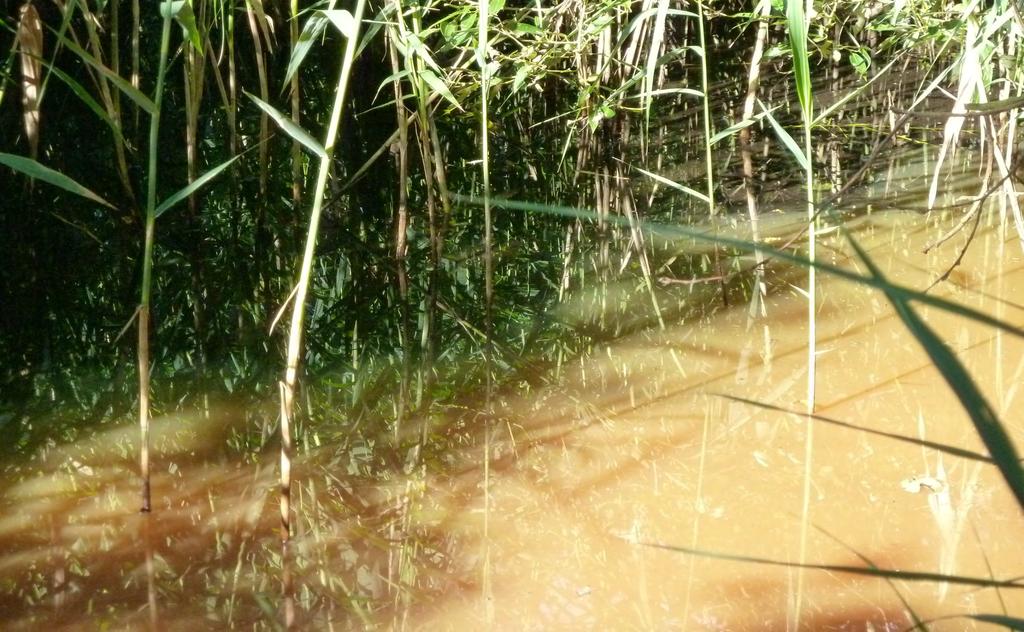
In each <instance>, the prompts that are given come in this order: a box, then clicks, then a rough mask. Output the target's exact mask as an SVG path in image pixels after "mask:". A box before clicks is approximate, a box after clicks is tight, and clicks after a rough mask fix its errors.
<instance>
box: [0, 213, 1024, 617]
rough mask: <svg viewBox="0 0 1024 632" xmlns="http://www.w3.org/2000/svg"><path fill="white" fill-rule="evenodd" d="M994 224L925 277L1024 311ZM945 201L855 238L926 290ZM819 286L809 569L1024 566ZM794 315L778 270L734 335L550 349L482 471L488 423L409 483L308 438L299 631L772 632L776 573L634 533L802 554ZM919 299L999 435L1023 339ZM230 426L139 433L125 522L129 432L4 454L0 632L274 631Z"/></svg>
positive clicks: (882, 351)
mask: <svg viewBox="0 0 1024 632" xmlns="http://www.w3.org/2000/svg"><path fill="white" fill-rule="evenodd" d="M990 219H991V221H990V220H989V218H987V219H986V220H985V224H984V225H983V226H982V227H981V228H980V229H979V231H978V234H977V236H976V237H975V240H974V243H973V244H972V245H971V247H970V249H969V250H968V252H967V254H966V256H965V258H964V260H963V262H962V263H961V265H960V266H959V267H958V268H957V269H956V271H955V273H954V274H953V275H951V277H950V280H949V281H947V282H944V283H941V284H939V285H938V286H936V288H935V289H934V290H933V291H934V292H936V293H938V294H941V295H943V296H948V297H950V298H953V299H955V300H956V301H958V302H961V303H964V304H966V305H970V306H972V307H975V308H977V309H979V310H982V311H984V312H986V313H992V314H994V315H996V316H997V317H999V318H1001V319H1004V320H1006V321H1008V322H1010V323H1014V324H1018V325H1019V324H1021V323H1024V308H1022V306H1021V305H1020V304H1019V302H1014V301H1016V298H1015V297H1017V296H1020V295H1021V292H1022V290H1024V262H1022V259H1021V254H1020V248H1019V245H1018V244H1016V243H1015V241H1016V237H1015V236H1014V235H1013V234H1012V232H1010V233H1007V232H1004V231H1002V230H1000V227H999V226H997V225H995V224H997V223H998V222H997V221H996V218H995V214H992V216H991V218H990ZM957 220H958V218H957V217H953V216H952V214H945V215H943V214H938V213H936V214H932V215H928V216H926V215H921V214H918V213H913V212H899V211H887V212H883V213H876V214H872V215H870V216H866V217H862V218H860V219H858V220H857V222H856V237H857V239H858V240H859V241H860V243H861V244H862V245H864V246H865V248H866V249H868V251H869V252H870V254H871V256H872V257H873V258H874V259H875V261H876V263H878V264H879V265H880V266H881V267H882V268H883V270H885V271H886V273H887V274H888V275H890V277H891V279H892V280H894V281H897V282H899V283H902V284H904V285H907V286H910V287H914V288H925V287H927V286H929V285H930V284H931V283H932V282H933V281H934V280H935V279H936V278H937V277H938V276H939V275H940V274H941V273H942V272H943V271H944V270H945V269H946V268H947V267H948V266H949V265H951V263H952V262H953V260H954V259H955V258H956V255H957V253H958V249H959V248H961V247H962V246H963V244H964V242H965V239H966V237H965V236H959V237H957V238H955V239H954V240H953V241H952V242H950V244H949V245H948V246H947V247H944V248H939V249H935V250H932V251H930V252H929V253H928V254H921V252H922V250H923V249H924V247H925V245H926V244H928V243H929V242H931V241H933V240H934V239H936V238H937V237H938V236H940V235H941V234H943V233H944V232H945V231H947V230H948V229H949V227H950V226H952V225H954V224H955V223H956V222H957ZM823 244H824V246H823V248H822V249H821V250H822V252H823V253H824V254H823V255H822V256H823V257H825V258H828V259H830V260H831V261H832V262H834V263H837V264H841V265H844V266H848V267H851V268H858V265H857V263H856V262H855V261H853V260H852V259H851V258H850V256H849V249H848V248H847V247H846V246H845V245H844V243H843V241H842V239H841V238H840V237H838V236H837V235H836V234H835V233H833V234H831V235H829V236H827V237H825V238H824V239H823ZM862 271H863V270H862ZM776 272H779V270H776ZM819 279H820V283H821V288H820V292H821V297H820V299H819V304H820V313H819V321H818V340H819V350H820V355H819V358H818V362H819V364H818V391H817V392H818V412H819V413H820V414H821V415H822V416H824V417H827V418H828V419H829V420H831V422H842V423H831V422H829V421H814V422H810V423H814V424H815V427H814V437H815V438H814V451H813V461H812V467H811V471H812V498H811V508H810V519H811V523H812V525H813V529H812V530H811V535H810V542H809V552H808V559H809V561H810V562H811V563H815V564H826V565H840V566H865V565H867V564H874V565H877V566H878V567H883V568H891V569H901V570H916V571H926V572H936V573H944V574H952V575H961V576H972V577H982V578H986V577H995V578H998V579H1008V578H1012V577H1015V576H1018V575H1021V574H1022V573H1024V548H1022V547H1021V546H1020V545H1019V542H1020V538H1021V536H1022V535H1024V517H1022V516H1021V512H1020V510H1019V508H1018V506H1017V505H1016V504H1015V502H1014V501H1013V498H1012V496H1011V495H1010V494H1009V492H1008V491H1007V489H1006V488H1005V485H1004V483H1003V481H1002V479H1001V477H1000V476H999V474H998V472H997V471H996V470H995V468H994V467H992V466H991V465H989V464H987V463H985V462H983V461H980V460H977V459H972V458H966V457H965V456H958V455H954V454H949V453H945V454H944V453H942V452H940V451H939V450H937V449H935V448H934V447H929V446H930V445H933V444H943V445H948V446H955V447H957V448H960V449H963V450H971V451H974V452H977V453H982V454H984V447H983V446H982V445H981V444H980V441H979V440H978V439H977V437H976V435H975V432H974V430H973V428H972V426H971V425H970V423H969V421H968V420H967V418H966V416H965V414H964V413H963V411H962V410H961V408H960V406H959V404H958V402H957V401H956V400H955V398H954V396H953V395H951V394H950V393H949V392H948V389H947V388H946V387H945V386H944V383H943V381H942V378H941V377H940V375H939V374H938V373H937V372H936V371H935V369H933V368H932V366H931V364H930V363H929V361H928V359H927V357H926V356H925V354H924V353H923V351H922V350H921V349H920V348H919V346H918V344H917V343H916V342H915V341H914V340H913V339H912V337H911V336H910V335H909V334H908V333H907V331H906V329H905V327H904V326H903V325H902V324H901V322H900V321H899V320H898V318H897V317H896V316H895V315H894V313H893V311H892V309H891V307H890V306H889V305H888V303H887V302H886V301H885V300H884V297H882V296H881V295H880V294H878V293H877V292H873V291H870V290H868V289H866V288H863V287H858V286H855V285H851V284H848V283H841V282H837V281H835V280H832V279H828V278H821V277H819ZM805 309H806V303H805V301H804V299H803V298H802V296H801V295H800V293H799V292H798V291H797V290H796V289H794V288H793V287H790V286H787V285H784V284H783V285H779V286H777V287H776V291H774V292H773V293H772V294H771V295H770V296H769V298H768V301H767V310H768V316H769V317H768V319H767V320H766V321H763V322H757V323H754V324H753V325H748V322H747V314H746V309H745V308H744V307H743V306H740V307H738V308H733V309H731V310H726V311H724V312H722V313H718V314H716V315H714V316H713V317H707V318H702V319H698V318H694V319H691V320H688V321H686V322H683V323H682V324H678V325H675V326H670V327H668V328H667V329H666V330H664V331H657V330H655V331H653V332H644V333H640V334H635V335H632V336H630V337H627V338H625V339H621V340H619V341H616V342H615V343H613V344H611V345H609V346H608V347H607V348H605V349H601V351H600V353H597V354H595V356H594V359H592V360H588V361H581V362H578V363H576V364H574V365H572V366H571V367H563V375H564V380H563V381H564V384H562V385H561V386H560V387H559V388H558V389H555V390H552V391H549V392H545V393H541V394H536V393H534V394H531V395H530V396H528V397H527V396H523V397H521V398H519V399H513V400H507V401H505V402H504V403H503V409H502V411H501V414H500V415H498V417H497V419H496V420H495V421H493V422H492V428H493V430H494V432H493V433H492V437H493V439H492V441H491V452H490V457H491V458H490V467H489V474H488V476H489V481H488V485H487V486H486V489H485V481H484V468H483V466H482V461H483V445H482V443H481V442H480V441H476V442H474V443H472V445H471V446H469V447H465V448H458V447H453V448H452V449H451V450H449V451H447V452H446V453H445V454H444V455H443V458H439V459H434V460H430V461H428V462H429V463H430V465H429V467H428V468H426V471H424V472H415V473H413V474H411V475H401V474H398V473H397V469H396V470H394V471H392V472H391V473H390V474H389V475H382V474H380V473H378V474H377V475H374V476H369V475H367V474H366V468H365V467H364V465H365V461H366V459H367V456H366V455H367V454H369V452H370V451H371V450H372V449H374V448H373V445H372V444H371V443H370V442H367V445H366V449H365V450H366V454H363V453H361V452H358V451H354V450H350V451H348V452H346V453H345V454H342V455H338V454H335V453H334V452H331V451H330V450H327V449H326V448H325V449H322V450H320V451H319V452H313V453H312V454H310V455H309V456H308V457H307V458H306V459H305V460H304V461H303V462H302V463H301V464H300V465H299V468H298V472H297V478H296V480H298V481H300V482H299V483H298V484H297V486H296V491H295V493H294V496H295V498H296V499H297V500H296V502H297V505H298V506H299V520H298V523H299V524H298V526H297V536H296V538H295V540H294V545H293V546H294V550H293V551H292V555H293V557H294V565H293V569H292V570H293V573H294V582H295V593H294V594H295V607H296V617H297V623H298V625H299V626H302V627H309V628H317V629H334V628H337V629H348V628H361V627H365V626H369V625H373V624H379V625H380V626H381V627H384V628H413V629H415V628H427V629H452V630H466V629H473V628H475V627H483V626H486V625H492V626H493V627H495V628H498V629H538V630H539V629H545V630H547V629H567V630H568V629H572V630H577V629H657V630H672V629H684V628H686V627H688V628H689V629H695V630H784V629H786V626H787V621H790V620H791V619H792V616H793V612H792V610H793V608H794V603H795V587H796V581H797V580H796V571H795V570H794V569H792V568H786V567H783V566H763V565H755V564H752V563H749V562H740V561H733V560H725V559H718V558H713V557H707V556H690V555H687V554H683V553H678V552H672V551H668V550H664V549H660V548H654V547H651V546H646V545H645V544H644V543H657V544H663V545H669V546H676V547H685V548H695V549H700V550H704V551H713V552H720V553H727V554H730V555H738V556H751V557H758V558H769V559H772V560H777V561H780V562H794V561H796V560H797V557H798V553H799V537H800V515H801V498H802V486H803V473H804V436H805V432H806V431H807V424H808V423H809V422H807V421H806V420H805V419H804V418H803V417H801V416H800V415H799V414H798V413H796V412H789V411H802V410H803V408H804V403H803V400H802V398H803V397H804V389H805V386H804V380H805V379H806V365H805V350H806V346H805V344H806V342H805V337H806V329H805V327H806V323H805ZM920 311H921V313H922V314H923V315H924V316H925V317H926V318H927V320H928V322H929V323H931V324H932V325H933V326H934V327H935V328H937V330H938V331H939V332H940V334H941V335H942V336H944V337H945V339H946V340H947V341H948V343H949V344H950V345H951V347H952V348H953V349H954V350H955V351H956V353H957V356H958V357H959V358H960V360H961V361H962V362H963V363H964V364H965V365H966V367H967V368H968V369H969V370H970V372H971V374H972V375H973V376H974V379H975V380H976V382H977V384H978V385H979V387H980V388H981V389H982V390H983V391H984V393H985V394H986V396H987V397H988V398H989V401H990V402H991V403H992V404H993V405H994V406H995V408H996V409H997V410H998V411H999V412H1000V413H1001V414H1002V416H1003V417H1002V418H1003V420H1004V422H1006V423H1007V424H1008V427H1009V429H1010V431H1011V433H1013V434H1014V435H1015V436H1019V434H1020V424H1019V420H1017V419H1016V416H1015V415H1014V411H1015V410H1016V408H1017V407H1016V406H1015V404H1016V403H1017V398H1018V390H1019V385H1020V384H1021V382H1022V374H1024V343H1022V342H1021V340H1019V339H1015V338H1013V337H1011V336H1008V335H1005V334H1001V333H999V332H996V331H994V330H992V329H991V328H988V327H983V326H979V325H977V324H974V323H970V322H965V321H964V319H962V318H959V317H952V316H950V315H948V314H945V313H941V312H939V311H937V310H934V309H924V308H922V309H921V310H920ZM745 400H746V401H745ZM758 404H760V405H758ZM234 417H237V415H232V414H230V413H225V414H224V416H223V418H216V417H215V418H214V419H212V420H205V419H200V418H172V419H164V420H162V422H161V423H160V424H158V428H160V429H161V431H162V432H163V433H164V434H163V435H162V436H161V437H160V438H159V439H158V440H157V441H156V442H155V443H156V445H155V449H156V450H157V451H158V452H159V453H161V454H162V455H164V457H163V461H164V462H165V463H167V464H168V468H167V469H166V470H164V471H162V472H161V473H160V474H159V476H158V477H157V478H156V479H155V481H154V490H155V494H156V496H155V497H158V498H159V500H158V501H156V506H155V508H154V513H153V514H152V515H151V516H148V517H147V516H139V515H136V514H135V513H134V509H135V504H136V500H135V494H136V491H137V490H136V488H135V482H134V470H135V466H134V463H133V460H132V452H131V441H130V437H131V436H133V435H131V434H124V435H122V434H120V433H108V434H105V435H101V436H98V437H96V438H95V439H93V440H92V441H91V442H80V443H79V444H77V445H76V446H74V447H54V448H51V449H50V450H48V453H47V454H46V458H45V459H42V460H39V461H38V462H35V463H33V464H32V465H31V466H29V465H25V466H22V467H21V469H16V470H14V471H10V472H8V473H7V475H6V478H5V480H4V486H3V500H2V503H3V507H2V509H3V514H2V515H3V518H2V519H0V552H2V553H0V582H2V583H0V614H2V619H3V621H4V627H5V629H31V628H36V627H40V626H44V625H45V626H46V627H67V628H81V629H95V628H98V627H114V628H121V627H124V626H126V625H127V626H130V627H140V628H145V627H147V626H153V627H166V628H170V629H179V628H188V627H196V628H210V627H213V628H223V627H241V628H251V627H253V626H254V625H255V626H257V627H267V628H272V627H276V626H278V625H279V623H278V622H279V621H281V620H282V619H281V615H280V611H281V608H282V605H281V598H280V594H281V588H280V585H281V584H280V582H281V553H280V548H279V545H278V543H277V541H276V536H275V533H274V531H273V528H274V526H275V520H274V515H275V514H274V510H273V506H272V505H271V504H269V498H270V492H271V491H272V490H273V488H274V483H273V473H274V467H273V464H274V459H273V456H272V455H270V454H268V455H266V456H265V458H262V459H259V460H257V462H245V463H243V462H234V461H232V460H229V459H227V458H219V459H217V458H210V455H209V452H210V451H211V450H213V449H215V448H212V447H211V446H212V445H216V444H217V443H218V442H223V437H224V436H225V433H226V432H227V431H228V430H229V429H230V426H231V424H232V423H233V422H232V421H231V420H232V419H233V418H234ZM124 432H125V433H129V432H133V431H131V430H125V431H124ZM886 434H888V435H898V436H899V437H902V438H903V439H909V440H902V441H901V440H897V439H896V438H893V437H891V436H886ZM927 442H932V444H929V443H927ZM968 456H969V455H968ZM485 496H487V497H488V502H487V503H486V509H487V510H486V511H485ZM485 524H486V532H487V534H488V538H487V539H486V540H485V539H484V538H483V534H484V530H485ZM805 586H806V594H805V596H804V598H803V607H804V613H803V616H802V622H803V627H804V628H806V629H815V630H825V629H834V630H902V629H906V628H908V627H910V626H911V625H913V621H914V620H913V616H916V617H919V618H920V619H922V620H925V621H929V620H938V621H936V622H935V623H933V624H931V627H932V629H938V630H945V629H949V630H960V629H965V628H969V627H971V626H972V625H974V624H973V623H972V622H969V621H967V620H965V619H962V618H960V619H949V618H946V619H942V618H943V617H951V616H954V615H963V614H972V613H995V614H997V613H1002V612H1004V608H1005V611H1007V612H1009V613H1011V614H1016V615H1017V616H1021V615H1024V596H1022V593H1021V591H1020V590H1019V589H1013V588H1009V589H1003V590H1001V591H996V590H994V589H979V588H977V587H969V586H966V587H965V586H961V585H953V584H940V583H934V582H908V581H892V582H889V581H886V580H883V579H877V578H870V577H863V576H855V575H848V574H842V573H837V572H830V571H822V570H818V571H807V576H806V581H805ZM147 603H151V604H154V605H150V606H148V607H147ZM908 607H909V608H910V609H911V610H912V611H913V615H912V614H910V612H908ZM940 619H941V620H940ZM977 627H978V629H983V626H981V625H980V624H978V626H977Z"/></svg>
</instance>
